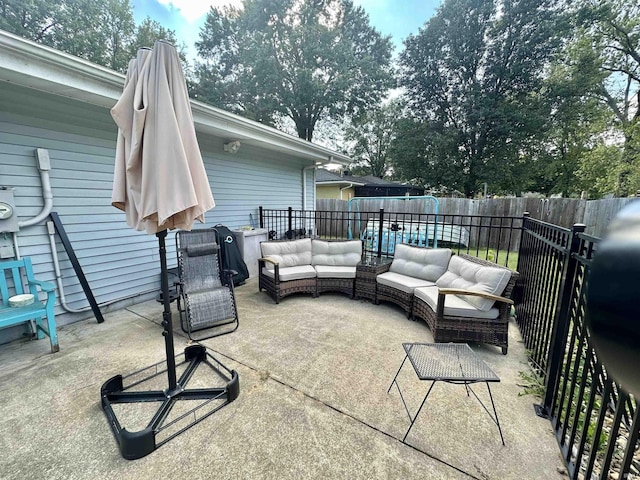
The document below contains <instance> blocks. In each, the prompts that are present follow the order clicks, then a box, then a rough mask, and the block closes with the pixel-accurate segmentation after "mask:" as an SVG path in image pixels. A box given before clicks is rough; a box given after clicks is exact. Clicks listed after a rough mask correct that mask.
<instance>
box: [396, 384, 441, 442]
mask: <svg viewBox="0 0 640 480" xmlns="http://www.w3.org/2000/svg"><path fill="white" fill-rule="evenodd" d="M435 384H436V380H434V381H433V382H431V386H430V387H429V390H427V394H426V395H425V396H424V398H423V399H422V403H421V404H420V408H419V409H418V411H417V412H416V415H415V416H414V417H413V420H411V425H409V428H408V429H407V433H405V434H404V437H402V443H404V441H405V440H406V438H407V435H409V432H410V431H411V428H412V427H413V424H414V423H415V422H416V419H417V418H418V415H420V411H421V410H422V407H423V406H424V402H426V401H427V398H428V397H429V394H430V393H431V390H432V389H433V386H434V385H435Z"/></svg>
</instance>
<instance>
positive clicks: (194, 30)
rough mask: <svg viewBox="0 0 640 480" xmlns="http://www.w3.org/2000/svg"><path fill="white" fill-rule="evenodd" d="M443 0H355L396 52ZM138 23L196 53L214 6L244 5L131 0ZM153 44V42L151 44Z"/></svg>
mask: <svg viewBox="0 0 640 480" xmlns="http://www.w3.org/2000/svg"><path fill="white" fill-rule="evenodd" d="M441 3H442V0H354V4H356V5H359V6H361V7H362V8H364V10H365V11H366V12H367V14H368V15H369V19H370V22H371V24H372V25H373V26H374V27H375V28H376V29H377V30H378V31H379V32H380V33H382V34H383V35H390V36H391V39H392V41H393V44H394V46H395V51H396V53H399V52H400V51H401V50H402V41H403V40H404V39H405V38H406V37H408V36H409V35H410V34H412V33H413V34H416V33H418V30H419V29H420V27H422V26H423V25H424V23H425V22H426V21H427V20H428V19H429V18H430V17H431V16H432V15H433V14H434V13H435V11H436V9H437V8H438V6H439V5H440V4H441ZM131 4H132V5H133V15H134V19H135V21H136V23H140V22H141V21H142V20H144V19H145V18H146V17H151V19H153V20H156V21H157V22H159V23H160V24H161V25H162V26H163V27H165V28H169V29H171V30H174V31H175V32H176V37H177V38H178V42H180V43H184V44H186V46H187V49H188V56H189V57H190V60H193V59H194V58H195V56H196V51H195V47H194V43H195V42H196V41H197V40H198V36H199V32H200V28H201V27H202V25H204V20H205V17H206V14H207V12H208V11H209V7H210V6H214V7H216V6H221V5H233V6H236V7H238V6H240V5H241V4H242V2H241V0H131ZM148 46H150V47H151V46H152V45H148Z"/></svg>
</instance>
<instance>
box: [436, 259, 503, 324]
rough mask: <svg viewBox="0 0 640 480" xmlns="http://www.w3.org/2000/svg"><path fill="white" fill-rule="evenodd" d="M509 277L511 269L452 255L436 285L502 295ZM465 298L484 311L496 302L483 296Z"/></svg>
mask: <svg viewBox="0 0 640 480" xmlns="http://www.w3.org/2000/svg"><path fill="white" fill-rule="evenodd" d="M509 278H511V272H510V271H509V270H506V269H504V268H498V267H486V266H484V265H479V264H477V263H474V262H470V261H469V260H465V259H464V258H460V257H458V256H455V255H454V256H453V257H451V261H450V262H449V268H448V269H447V272H446V273H445V274H444V275H442V277H440V278H439V279H438V280H437V281H436V285H437V286H438V287H440V288H461V289H464V290H472V291H474V292H484V293H490V294H492V295H502V292H504V289H505V287H506V286H507V283H508V282H509ZM464 300H465V301H466V302H468V303H470V304H472V305H474V306H475V307H477V308H478V309H479V310H482V311H488V310H489V309H490V308H491V307H492V306H493V304H494V303H495V302H494V301H493V300H489V299H486V298H482V297H470V296H464Z"/></svg>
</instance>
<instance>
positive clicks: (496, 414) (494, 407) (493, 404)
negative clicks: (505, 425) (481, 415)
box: [485, 382, 504, 446]
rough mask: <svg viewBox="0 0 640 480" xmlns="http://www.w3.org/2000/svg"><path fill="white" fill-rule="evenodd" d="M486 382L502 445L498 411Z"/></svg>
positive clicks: (502, 438)
mask: <svg viewBox="0 0 640 480" xmlns="http://www.w3.org/2000/svg"><path fill="white" fill-rule="evenodd" d="M485 383H486V384H487V390H488V391H489V398H490V399H491V406H492V407H493V415H494V416H495V418H496V425H497V426H498V431H499V432H500V440H502V445H503V446H504V437H503V436H502V428H500V421H499V420H498V412H497V411H496V405H495V403H493V395H491V387H489V382H485Z"/></svg>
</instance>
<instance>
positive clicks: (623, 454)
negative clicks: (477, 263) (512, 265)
mask: <svg viewBox="0 0 640 480" xmlns="http://www.w3.org/2000/svg"><path fill="white" fill-rule="evenodd" d="M583 231H584V225H575V226H574V227H573V228H572V229H571V230H569V229H565V228H560V227H557V226H554V225H550V224H548V223H544V222H541V221H538V220H533V219H530V218H525V219H524V223H523V231H522V243H521V248H520V252H519V261H518V270H519V271H520V280H521V288H520V290H519V298H517V299H516V300H517V301H516V312H517V322H518V325H519V327H520V331H521V332H522V335H523V339H524V342H525V346H526V348H527V349H528V351H529V354H530V358H531V361H532V364H533V365H534V367H536V368H537V369H538V371H539V372H540V374H541V375H542V376H543V378H544V382H545V394H544V400H543V403H542V405H540V406H539V408H538V411H539V414H540V415H542V416H546V417H548V418H549V419H550V420H551V424H552V426H553V429H554V431H555V433H556V436H557V439H558V443H559V445H560V449H561V451H562V455H563V457H564V460H565V462H566V464H567V467H568V473H569V476H570V478H572V479H577V478H585V479H592V478H599V479H609V478H620V479H622V478H626V479H629V478H640V473H639V472H640V461H639V459H638V458H636V451H637V448H638V432H639V430H640V423H639V419H638V416H639V411H638V408H637V403H636V400H635V399H634V398H633V397H631V396H629V395H628V394H627V393H625V392H624V391H623V390H622V389H621V388H620V386H619V385H618V384H617V383H616V382H615V381H613V379H612V378H611V377H610V376H609V375H608V374H607V371H606V367H605V366H603V365H602V363H601V362H600V361H599V360H598V357H597V355H596V353H595V352H594V350H593V348H592V346H591V342H590V338H589V333H588V331H587V329H586V325H585V314H586V312H585V301H586V295H585V294H586V287H587V283H588V277H589V269H590V263H591V259H592V258H593V256H594V254H596V250H597V244H598V242H599V239H597V238H595V237H591V236H589V235H585V234H584V233H583Z"/></svg>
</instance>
